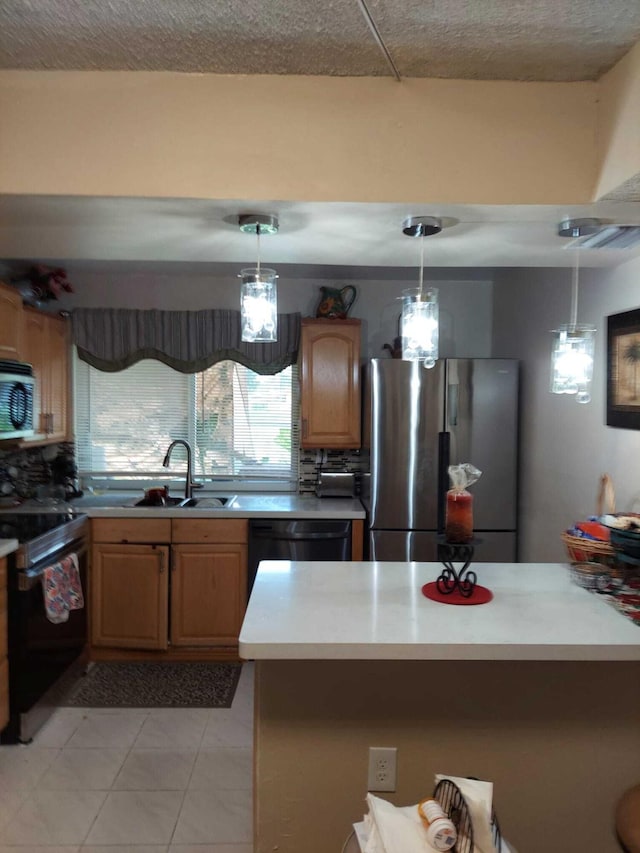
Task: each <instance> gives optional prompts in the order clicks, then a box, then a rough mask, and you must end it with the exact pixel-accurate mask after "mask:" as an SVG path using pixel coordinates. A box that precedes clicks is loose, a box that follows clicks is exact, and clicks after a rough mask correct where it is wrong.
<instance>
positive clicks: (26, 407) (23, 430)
mask: <svg viewBox="0 0 640 853" xmlns="http://www.w3.org/2000/svg"><path fill="white" fill-rule="evenodd" d="M34 386H35V379H34V378H33V368H32V367H31V365H30V364H23V363H22V362H20V361H2V360H0V441H2V439H5V438H25V437H26V436H29V435H33V391H34Z"/></svg>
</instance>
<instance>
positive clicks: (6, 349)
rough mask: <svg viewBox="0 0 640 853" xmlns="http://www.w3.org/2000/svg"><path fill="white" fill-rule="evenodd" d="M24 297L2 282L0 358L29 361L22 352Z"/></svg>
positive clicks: (0, 291) (0, 288) (0, 285)
mask: <svg viewBox="0 0 640 853" xmlns="http://www.w3.org/2000/svg"><path fill="white" fill-rule="evenodd" d="M22 312H23V308H22V297H21V296H20V294H19V293H18V291H17V290H15V289H14V288H13V287H9V285H8V284H3V283H2V282H0V359H11V360H12V361H27V360H28V359H26V358H25V357H24V355H23V352H22Z"/></svg>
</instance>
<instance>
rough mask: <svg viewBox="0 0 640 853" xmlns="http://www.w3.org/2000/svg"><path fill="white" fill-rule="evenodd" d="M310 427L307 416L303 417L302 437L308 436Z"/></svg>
mask: <svg viewBox="0 0 640 853" xmlns="http://www.w3.org/2000/svg"><path fill="white" fill-rule="evenodd" d="M308 429H309V426H308V423H307V419H306V418H303V419H302V437H303V438H306V437H307V432H308Z"/></svg>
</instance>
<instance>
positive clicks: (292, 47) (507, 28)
mask: <svg viewBox="0 0 640 853" xmlns="http://www.w3.org/2000/svg"><path fill="white" fill-rule="evenodd" d="M366 3H367V6H368V8H369V11H370V13H371V16H372V18H373V20H374V21H375V24H376V26H377V29H378V31H379V33H380V35H381V36H382V39H383V40H384V42H385V44H386V47H387V49H388V51H389V54H390V56H391V58H392V60H393V62H394V64H395V66H396V67H397V69H398V72H399V74H400V75H401V76H402V77H449V78H467V79H484V80H491V79H504V80H596V79H598V78H599V77H600V76H601V75H602V74H603V73H604V72H605V71H607V70H608V69H609V68H611V66H612V65H614V64H615V63H616V62H617V61H618V60H619V59H620V58H621V57H622V56H624V54H625V53H626V52H627V51H628V50H629V49H630V48H631V47H632V45H633V44H634V43H635V42H636V41H638V39H640V2H638V0H601V2H595V0H366ZM0 68H4V69H35V70H43V69H83V70H118V69H123V70H149V71H162V70H172V71H185V72H210V73H218V74H326V75H340V76H345V75H347V76H348V75H351V76H363V75H370V76H380V75H389V74H391V73H392V71H391V69H390V66H389V64H388V63H387V61H386V59H385V57H384V54H383V53H382V51H381V49H380V48H379V46H378V45H377V43H376V41H375V39H374V37H373V35H372V32H371V30H370V29H369V26H368V24H367V22H366V20H365V17H364V15H363V13H362V9H361V7H360V4H359V2H358V0H320V2H319V0H271V2H265V0H242V2H241V1H240V0H2V1H1V2H0Z"/></svg>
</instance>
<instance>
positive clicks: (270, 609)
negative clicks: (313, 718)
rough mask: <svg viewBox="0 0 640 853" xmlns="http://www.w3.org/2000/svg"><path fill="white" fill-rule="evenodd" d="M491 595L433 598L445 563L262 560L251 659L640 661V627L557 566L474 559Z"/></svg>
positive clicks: (246, 643) (247, 646)
mask: <svg viewBox="0 0 640 853" xmlns="http://www.w3.org/2000/svg"><path fill="white" fill-rule="evenodd" d="M473 568H474V569H475V571H476V572H477V575H478V583H480V584H482V585H483V586H487V587H489V589H491V590H492V592H493V594H494V598H493V601H491V602H489V603H488V604H483V605H476V606H454V605H449V604H440V603H438V602H435V601H430V600H429V599H427V598H425V597H424V595H422V591H421V589H422V586H423V585H424V584H425V583H428V582H429V581H434V580H435V579H436V578H437V576H438V574H439V573H440V572H441V570H442V565H441V564H440V563H352V562H344V563H321V562H288V561H284V560H283V561H265V562H262V563H261V564H260V567H259V569H258V574H257V578H256V582H255V585H254V587H253V592H252V594H251V599H250V601H249V606H248V609H247V612H246V615H245V619H244V623H243V625H242V630H241V633H240V654H241V656H242V657H244V658H247V659H258V660H259V659H264V660H276V659H279V660H281V659H297V660H327V659H329V660H358V659H366V660H592V661H598V660H640V628H639V627H638V626H637V625H634V624H633V622H632V621H631V620H630V619H627V618H626V617H625V616H624V615H622V614H621V613H619V612H617V611H616V610H615V609H614V608H613V607H612V606H611V605H610V604H608V603H607V602H606V601H605V600H604V599H602V598H600V597H599V596H597V595H595V594H593V593H590V592H587V591H586V590H584V589H581V588H579V587H578V586H576V585H575V584H573V583H572V582H571V580H570V578H569V569H568V566H567V565H564V564H561V563H558V564H555V563H508V564H501V563H476V564H474V567H473Z"/></svg>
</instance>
